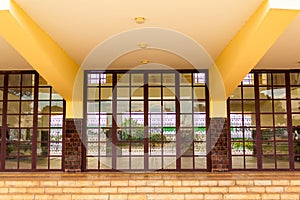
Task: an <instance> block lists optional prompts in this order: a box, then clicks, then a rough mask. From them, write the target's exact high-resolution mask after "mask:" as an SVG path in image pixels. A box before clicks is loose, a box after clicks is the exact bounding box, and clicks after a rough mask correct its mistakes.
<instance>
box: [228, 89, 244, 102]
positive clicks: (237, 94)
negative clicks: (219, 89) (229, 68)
mask: <svg viewBox="0 0 300 200" xmlns="http://www.w3.org/2000/svg"><path fill="white" fill-rule="evenodd" d="M241 98H242V96H241V87H238V88H236V89H235V91H234V92H233V93H232V94H231V95H230V99H241Z"/></svg>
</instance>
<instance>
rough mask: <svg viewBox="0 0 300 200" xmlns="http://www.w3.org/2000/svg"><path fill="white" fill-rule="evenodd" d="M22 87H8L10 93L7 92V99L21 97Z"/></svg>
mask: <svg viewBox="0 0 300 200" xmlns="http://www.w3.org/2000/svg"><path fill="white" fill-rule="evenodd" d="M20 92H21V91H20V88H9V89H8V94H7V99H8V100H19V99H20V95H21V93H20Z"/></svg>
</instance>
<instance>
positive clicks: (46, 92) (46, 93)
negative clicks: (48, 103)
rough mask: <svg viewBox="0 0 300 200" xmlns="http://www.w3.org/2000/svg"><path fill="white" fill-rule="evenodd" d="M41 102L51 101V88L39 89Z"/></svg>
mask: <svg viewBox="0 0 300 200" xmlns="http://www.w3.org/2000/svg"><path fill="white" fill-rule="evenodd" d="M38 98H39V100H49V99H50V88H49V87H40V88H39V97H38Z"/></svg>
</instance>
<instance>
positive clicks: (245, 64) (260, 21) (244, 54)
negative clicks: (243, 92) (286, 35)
mask: <svg viewBox="0 0 300 200" xmlns="http://www.w3.org/2000/svg"><path fill="white" fill-rule="evenodd" d="M270 1H271V0H270ZM286 2H287V1H286ZM282 3H283V4H284V3H285V2H284V1H282ZM298 13H299V10H292V9H278V8H272V7H271V6H270V2H269V1H267V0H265V1H264V2H263V3H262V4H261V5H260V7H259V8H258V9H257V10H256V11H255V13H254V14H253V15H252V16H251V17H250V19H249V20H248V21H247V22H246V24H245V25H244V26H243V27H242V29H241V30H240V31H239V33H238V34H237V35H236V36H235V37H234V38H233V39H232V40H231V42H230V43H229V44H228V45H227V47H226V48H225V49H224V50H223V52H222V53H221V54H220V56H219V57H218V58H217V59H216V61H215V64H216V65H217V67H218V69H219V70H220V73H221V76H222V79H223V82H224V85H225V89H226V97H229V95H230V94H231V93H232V92H234V90H235V89H236V88H237V86H238V85H239V83H240V82H241V81H242V80H243V78H244V77H245V76H246V75H247V74H248V73H249V72H250V71H251V70H252V69H253V68H254V67H255V65H256V64H257V63H258V62H259V61H260V59H261V58H262V57H263V56H264V55H265V53H266V52H267V51H268V50H269V49H270V47H271V46H272V45H273V44H274V43H275V42H276V40H277V39H278V38H279V36H280V35H281V34H282V33H283V32H284V30H285V29H286V28H287V27H288V26H289V24H290V23H291V22H292V21H293V19H294V18H295V17H296V16H297V15H298Z"/></svg>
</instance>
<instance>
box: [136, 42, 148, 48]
mask: <svg viewBox="0 0 300 200" xmlns="http://www.w3.org/2000/svg"><path fill="white" fill-rule="evenodd" d="M138 46H139V47H140V48H141V49H146V48H147V47H148V44H147V43H139V44H138Z"/></svg>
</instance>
